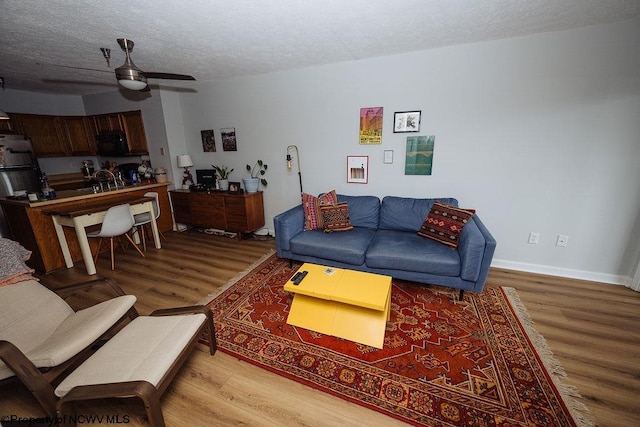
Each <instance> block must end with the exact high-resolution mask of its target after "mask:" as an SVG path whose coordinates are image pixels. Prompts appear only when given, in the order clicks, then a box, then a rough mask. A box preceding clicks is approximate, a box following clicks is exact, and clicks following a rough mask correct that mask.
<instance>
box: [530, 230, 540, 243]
mask: <svg viewBox="0 0 640 427" xmlns="http://www.w3.org/2000/svg"><path fill="white" fill-rule="evenodd" d="M539 241H540V233H534V232H533V231H532V232H531V233H529V240H528V243H529V244H532V245H537V244H538V242H539Z"/></svg>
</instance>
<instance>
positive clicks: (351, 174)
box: [347, 156, 369, 184]
mask: <svg viewBox="0 0 640 427" xmlns="http://www.w3.org/2000/svg"><path fill="white" fill-rule="evenodd" d="M347 182H349V183H353V184H366V183H368V182H369V156H347Z"/></svg>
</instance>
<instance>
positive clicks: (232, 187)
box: [229, 181, 242, 194]
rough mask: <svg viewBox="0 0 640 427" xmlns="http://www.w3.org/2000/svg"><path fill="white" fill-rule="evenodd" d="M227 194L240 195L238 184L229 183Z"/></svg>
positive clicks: (240, 190)
mask: <svg viewBox="0 0 640 427" xmlns="http://www.w3.org/2000/svg"><path fill="white" fill-rule="evenodd" d="M229 193H236V194H238V193H242V189H241V188H240V183H239V182H232V181H229Z"/></svg>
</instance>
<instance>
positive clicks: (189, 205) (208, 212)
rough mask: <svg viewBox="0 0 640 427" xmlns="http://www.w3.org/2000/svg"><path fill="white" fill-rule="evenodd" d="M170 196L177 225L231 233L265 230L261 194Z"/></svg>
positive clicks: (181, 192)
mask: <svg viewBox="0 0 640 427" xmlns="http://www.w3.org/2000/svg"><path fill="white" fill-rule="evenodd" d="M169 194H170V195H171V202H172V204H173V215H174V219H175V221H176V222H177V223H182V224H187V225H192V226H195V227H201V228H215V229H219V230H225V231H231V232H234V233H252V232H254V231H256V230H257V229H259V228H261V227H264V202H263V199H262V191H258V192H257V193H244V194H233V193H227V192H224V191H210V192H208V191H202V192H200V191H189V190H172V191H170V192H169Z"/></svg>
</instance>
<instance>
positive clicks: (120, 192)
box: [0, 182, 173, 273]
mask: <svg viewBox="0 0 640 427" xmlns="http://www.w3.org/2000/svg"><path fill="white" fill-rule="evenodd" d="M169 185H172V183H171V182H163V183H156V184H139V185H134V186H127V187H124V188H119V189H117V190H110V191H103V192H98V193H93V190H92V189H91V188H87V189H78V190H62V191H56V198H55V199H52V200H41V201H37V202H30V201H29V200H27V199H23V200H16V199H8V198H0V206H2V209H3V210H4V213H5V218H6V219H7V223H8V224H9V228H10V229H11V231H12V233H13V236H14V239H15V240H17V241H18V242H19V243H20V244H21V245H22V246H24V247H25V248H27V249H28V250H30V251H32V255H31V259H30V260H29V261H27V264H28V265H29V266H31V267H32V268H35V269H36V270H38V271H40V272H43V273H48V272H50V271H53V270H56V269H58V268H62V267H65V265H66V264H65V260H64V256H63V254H62V250H61V248H60V246H59V245H58V244H57V242H58V237H57V235H56V232H55V227H54V225H53V221H52V219H51V216H50V215H47V214H46V213H45V211H50V210H51V209H56V208H68V207H72V206H73V207H76V208H90V207H91V206H92V205H98V204H105V203H112V204H114V205H116V204H118V201H119V200H125V199H127V198H130V197H131V196H143V195H144V194H145V193H147V192H149V191H154V192H157V193H158V196H159V204H160V213H161V215H160V218H158V221H157V223H158V229H159V230H160V231H162V232H168V231H171V230H172V229H173V219H172V215H171V205H170V202H169V194H168V191H167V187H168V186H169ZM66 228H67V227H65V234H67V241H69V242H70V244H69V249H70V252H71V255H72V258H73V260H74V261H82V253H81V251H80V248H79V247H78V245H77V238H76V236H75V231H73V229H68V230H67V229H66ZM92 240H93V239H92ZM53 242H56V244H53ZM91 243H92V250H94V251H95V250H96V248H95V247H93V244H95V246H96V247H97V242H93V241H92V242H91Z"/></svg>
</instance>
